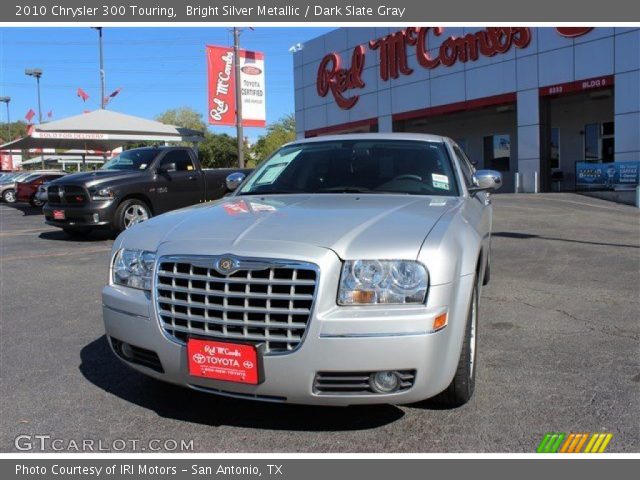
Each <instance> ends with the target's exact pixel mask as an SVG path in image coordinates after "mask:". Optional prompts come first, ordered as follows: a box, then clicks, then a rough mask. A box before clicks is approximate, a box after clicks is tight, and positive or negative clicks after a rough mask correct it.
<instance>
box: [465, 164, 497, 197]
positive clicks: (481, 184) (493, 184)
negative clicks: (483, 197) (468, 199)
mask: <svg viewBox="0 0 640 480" xmlns="http://www.w3.org/2000/svg"><path fill="white" fill-rule="evenodd" d="M473 183H474V186H473V187H470V188H469V192H471V193H472V194H473V193H475V192H482V191H486V192H494V191H496V190H498V189H499V188H500V187H502V174H501V173H500V172H496V171H495V170H478V171H477V172H476V173H475V175H474V176H473Z"/></svg>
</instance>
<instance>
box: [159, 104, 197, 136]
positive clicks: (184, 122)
mask: <svg viewBox="0 0 640 480" xmlns="http://www.w3.org/2000/svg"><path fill="white" fill-rule="evenodd" d="M156 120H157V121H158V122H162V123H166V124H167V125H175V126H176V127H182V128H190V129H191V130H198V131H200V132H203V131H205V130H206V129H207V125H206V124H205V123H204V121H203V120H202V114H200V113H198V112H197V111H196V110H194V109H193V108H191V107H179V108H172V109H170V110H167V111H166V112H164V113H161V114H160V115H158V116H157V117H156Z"/></svg>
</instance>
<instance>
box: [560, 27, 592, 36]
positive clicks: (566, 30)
mask: <svg viewBox="0 0 640 480" xmlns="http://www.w3.org/2000/svg"><path fill="white" fill-rule="evenodd" d="M591 30H593V27H556V31H557V32H558V33H559V34H560V35H562V36H563V37H567V38H574V37H580V36H582V35H584V34H585V33H589V32H590V31H591Z"/></svg>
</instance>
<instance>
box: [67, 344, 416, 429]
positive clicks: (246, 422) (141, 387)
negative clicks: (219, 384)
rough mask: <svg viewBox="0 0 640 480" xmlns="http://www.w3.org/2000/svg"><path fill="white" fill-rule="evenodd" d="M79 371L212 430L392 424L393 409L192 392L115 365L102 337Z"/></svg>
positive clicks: (166, 414) (88, 349)
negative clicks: (287, 402) (246, 398)
mask: <svg viewBox="0 0 640 480" xmlns="http://www.w3.org/2000/svg"><path fill="white" fill-rule="evenodd" d="M80 359H81V364H80V367H79V368H80V372H81V373H82V375H84V377H85V378H86V379H87V380H89V381H90V382H91V383H93V384H94V385H96V386H97V387H99V388H101V389H103V390H104V391H106V392H108V393H110V394H112V395H116V396H117V397H119V398H121V399H123V400H126V401H127V402H131V403H134V404H136V405H138V406H140V407H142V408H147V409H150V410H153V411H154V412H156V413H157V414H158V415H160V416H161V417H163V418H171V419H174V420H181V421H187V422H193V423H199V424H204V425H210V426H220V425H229V426H234V427H244V428H260V429H269V430H292V431H319V432H324V431H350V430H367V429H372V428H377V427H381V426H384V425H387V424H389V423H392V422H395V421H396V420H399V419H400V418H402V417H403V416H404V412H403V411H402V410H401V409H400V408H398V407H395V406H392V405H371V406H353V407H314V406H304V405H289V404H276V403H263V402H254V401H252V400H242V399H236V398H229V397H223V396H218V395H211V394H207V393H201V392H196V391H194V390H189V389H188V388H183V387H178V386H175V385H171V384H167V383H163V382H161V381H158V380H155V379H153V378H150V377H147V376H145V375H142V374H140V373H138V372H136V371H134V370H132V369H130V368H128V367H127V366H126V365H124V364H123V363H122V362H121V361H120V360H118V359H117V358H116V357H115V355H114V354H113V352H112V351H111V349H110V348H109V344H108V342H107V339H106V336H104V335H103V336H102V337H100V338H98V339H96V340H94V341H93V342H91V343H90V344H88V345H86V346H85V347H84V348H83V349H82V351H81V352H80Z"/></svg>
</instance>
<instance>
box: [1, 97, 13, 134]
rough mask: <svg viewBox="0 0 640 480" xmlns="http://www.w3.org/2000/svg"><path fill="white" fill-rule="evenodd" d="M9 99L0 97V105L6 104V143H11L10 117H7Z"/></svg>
mask: <svg viewBox="0 0 640 480" xmlns="http://www.w3.org/2000/svg"><path fill="white" fill-rule="evenodd" d="M10 101H11V97H0V103H6V104H7V142H10V141H11V117H10V116H9V102H10Z"/></svg>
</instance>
